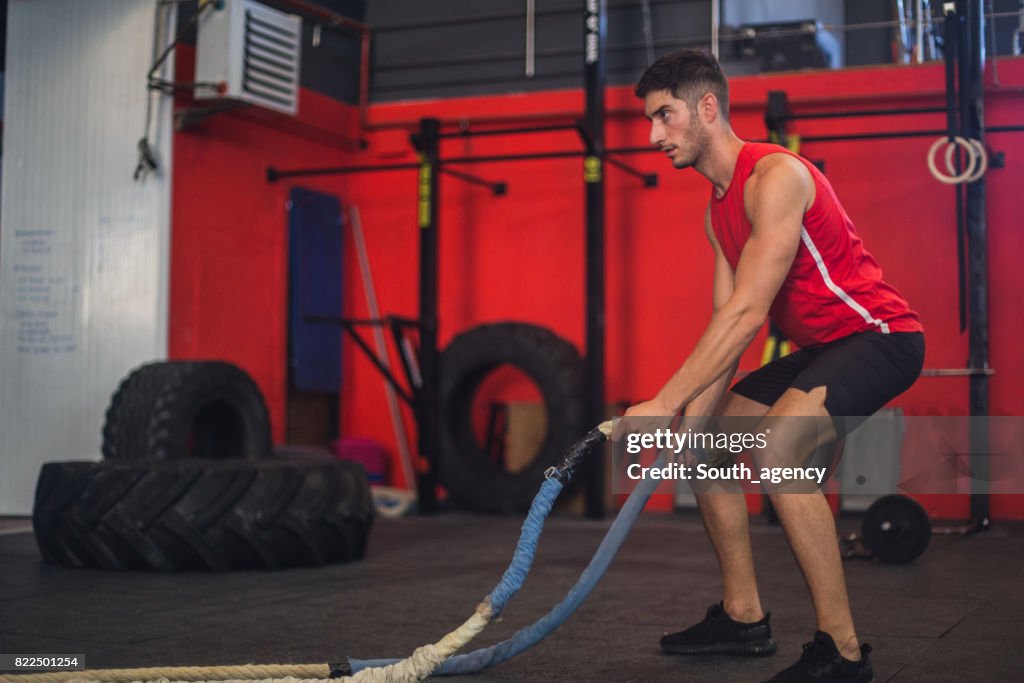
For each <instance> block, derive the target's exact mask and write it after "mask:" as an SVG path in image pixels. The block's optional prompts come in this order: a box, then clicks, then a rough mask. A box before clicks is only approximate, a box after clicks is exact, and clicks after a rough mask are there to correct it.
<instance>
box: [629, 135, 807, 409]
mask: <svg viewBox="0 0 1024 683" xmlns="http://www.w3.org/2000/svg"><path fill="white" fill-rule="evenodd" d="M758 167H759V168H757V170H756V172H755V176H753V177H751V179H750V180H749V181H748V182H747V187H746V193H745V204H746V207H747V213H748V215H749V216H750V220H751V225H752V230H751V232H750V238H749V239H748V240H747V243H746V245H745V246H744V247H743V252H742V253H741V254H740V260H739V263H738V264H737V266H736V272H735V275H734V277H733V291H732V293H731V295H730V296H729V297H728V299H727V300H726V301H725V303H724V304H723V305H722V306H721V308H719V309H718V310H717V311H715V313H714V315H713V316H712V318H711V322H710V323H709V324H708V326H707V329H705V331H704V334H703V335H702V336H701V338H700V340H699V341H698V342H697V346H696V348H694V350H693V353H691V354H690V356H689V357H688V358H687V359H686V361H685V362H684V363H683V365H682V367H681V368H679V370H677V371H676V373H675V374H674V375H673V376H672V378H671V379H669V381H668V382H667V383H666V384H665V386H664V387H662V389H661V391H659V392H658V394H657V396H655V398H654V399H652V400H651V401H648V402H646V403H642V404H639V405H636V406H633V407H632V408H630V409H629V410H628V411H626V416H627V417H629V416H639V415H672V414H675V413H676V412H677V411H678V410H679V409H680V408H681V407H682V406H685V405H687V404H689V402H690V401H692V400H693V399H694V398H696V397H697V396H699V395H700V394H701V392H703V391H704V390H705V389H707V388H708V387H709V386H710V385H711V384H712V383H714V382H715V381H716V380H717V379H719V378H720V377H722V375H724V374H725V373H726V372H727V371H728V370H729V369H730V368H732V367H733V366H734V365H735V364H736V363H737V362H738V361H739V358H740V356H741V355H742V354H743V351H744V350H745V349H746V348H747V346H748V345H749V344H750V342H751V341H752V340H753V339H754V337H755V336H756V335H757V332H758V330H760V329H761V327H762V325H764V323H765V320H767V318H768V310H769V309H770V308H771V305H772V301H774V299H775V295H776V294H777V293H778V291H779V288H780V287H781V286H782V283H783V281H784V280H785V279H786V274H787V273H788V272H789V269H790V267H791V266H792V265H793V259H794V258H795V257H796V251H797V248H798V247H799V246H800V231H801V229H802V227H803V216H804V212H805V211H806V210H807V208H808V207H810V205H811V203H812V202H813V200H814V183H813V181H812V179H811V175H810V173H809V172H808V171H807V169H806V168H804V166H803V164H802V163H800V161H798V160H797V159H794V158H793V157H790V156H786V155H781V154H780V155H772V156H771V157H767V158H765V159H763V160H762V161H760V162H758Z"/></svg>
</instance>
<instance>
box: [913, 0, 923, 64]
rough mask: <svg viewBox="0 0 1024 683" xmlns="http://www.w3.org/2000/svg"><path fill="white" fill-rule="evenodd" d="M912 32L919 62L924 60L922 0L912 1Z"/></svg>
mask: <svg viewBox="0 0 1024 683" xmlns="http://www.w3.org/2000/svg"><path fill="white" fill-rule="evenodd" d="M914 33H915V37H916V38H917V40H916V41H915V44H916V49H915V52H916V54H917V56H916V60H917V63H918V64H920V63H921V62H923V61H924V0H915V1H914Z"/></svg>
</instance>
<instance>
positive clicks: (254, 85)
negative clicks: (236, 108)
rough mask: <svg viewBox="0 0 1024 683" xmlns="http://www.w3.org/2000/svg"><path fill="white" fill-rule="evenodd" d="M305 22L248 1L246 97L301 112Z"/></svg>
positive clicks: (244, 71) (243, 91) (245, 66)
mask: <svg viewBox="0 0 1024 683" xmlns="http://www.w3.org/2000/svg"><path fill="white" fill-rule="evenodd" d="M301 41H302V21H301V20H300V19H299V18H298V17H295V16H292V15H287V14H283V13H281V12H277V11H274V10H271V9H269V8H265V7H262V6H261V5H257V4H256V3H246V8H245V49H244V55H243V62H242V93H243V98H244V99H246V100H249V101H251V102H254V103H257V104H261V105H263V106H265V107H268V108H270V109H276V110H278V111H283V112H285V113H288V114H294V113H296V112H297V111H298V108H299V103H298V96H299V49H300V45H301Z"/></svg>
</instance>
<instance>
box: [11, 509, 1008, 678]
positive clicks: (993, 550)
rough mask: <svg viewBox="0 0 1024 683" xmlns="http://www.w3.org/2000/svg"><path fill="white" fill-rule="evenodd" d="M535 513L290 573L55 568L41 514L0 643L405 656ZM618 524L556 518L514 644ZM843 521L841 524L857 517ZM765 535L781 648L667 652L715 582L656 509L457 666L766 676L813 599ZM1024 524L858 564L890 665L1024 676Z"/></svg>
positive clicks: (483, 584) (19, 529)
mask: <svg viewBox="0 0 1024 683" xmlns="http://www.w3.org/2000/svg"><path fill="white" fill-rule="evenodd" d="M519 524H520V520H518V519H515V518H503V517H487V516H471V515H466V514H459V513H444V514H440V515H438V516H435V517H431V518H424V517H406V518H402V519H380V518H378V519H377V521H376V525H375V528H374V529H373V532H372V534H371V536H370V548H369V551H368V554H367V557H366V559H365V560H363V561H361V562H357V563H354V564H347V565H336V566H329V567H323V568H318V569H297V570H287V571H282V572H232V573H223V574H207V573H181V574H154V573H136V572H132V573H113V572H105V571H94V570H72V569H64V568H60V567H53V566H48V565H45V564H44V563H43V562H42V560H41V558H40V556H39V553H38V551H37V550H36V547H35V543H34V539H33V536H32V534H31V532H30V531H29V530H27V528H26V527H27V525H28V523H27V521H18V520H7V521H6V522H5V523H4V524H3V525H2V527H4V528H3V529H2V531H3V533H2V535H0V652H2V653H19V654H22V653H23V654H54V653H80V654H84V655H85V659H86V662H87V665H88V667H89V668H106V667H141V666H188V665H219V664H244V663H248V662H262V663H320V662H329V661H330V662H333V661H338V660H341V659H343V658H345V657H346V656H350V657H353V658H357V659H370V658H377V657H392V656H393V657H401V656H406V655H407V654H408V653H410V652H411V651H412V650H413V649H414V648H415V647H417V646H419V645H422V644H425V643H427V642H433V641H435V640H437V639H438V638H439V637H440V636H441V635H443V634H444V633H445V632H447V631H448V630H450V629H452V628H453V627H455V626H457V625H458V624H460V623H461V622H462V621H463V620H464V619H465V618H467V617H468V616H469V615H470V613H471V612H472V610H473V607H474V606H475V604H476V602H477V601H478V600H479V598H481V597H482V596H483V595H485V594H486V593H488V592H489V591H490V589H491V588H492V587H493V586H494V584H495V583H496V582H497V580H498V578H499V577H500V575H501V572H502V570H503V569H504V567H505V564H506V563H507V561H508V559H509V558H510V557H511V552H512V548H513V545H514V543H515V540H516V538H517V536H518V530H519ZM609 524H610V520H609V521H588V520H581V519H577V518H573V517H568V516H557V515H556V516H553V517H552V518H551V519H550V520H549V521H548V523H547V525H546V527H545V533H544V535H543V536H542V538H541V543H540V549H539V551H538V555H537V560H536V562H535V563H534V567H533V570H532V572H531V574H530V576H529V578H528V579H527V582H526V585H525V587H524V589H523V590H522V592H521V593H520V594H519V595H518V596H517V597H516V598H515V599H513V601H512V602H511V603H510V605H509V608H508V610H507V611H506V613H505V616H504V619H503V620H502V621H501V622H499V623H496V624H493V625H491V626H490V627H489V628H488V629H487V630H486V631H485V632H484V633H483V634H482V635H481V636H480V637H479V638H478V639H477V641H474V643H473V644H472V645H473V646H474V647H479V646H481V645H484V644H491V643H494V642H497V641H498V640H502V639H504V638H506V637H508V636H510V635H511V634H512V633H514V632H515V630H517V629H518V628H520V627H522V626H524V625H526V624H528V623H532V621H533V620H534V619H536V618H538V617H539V616H541V615H542V614H544V613H545V612H546V611H547V610H548V609H550V607H551V606H553V605H554V604H555V603H556V602H558V601H559V600H561V599H562V597H563V596H564V595H565V593H566V591H567V590H568V589H569V587H570V586H571V585H572V583H573V582H574V581H575V580H576V578H577V576H578V574H579V572H580V571H581V570H582V569H583V567H584V566H585V564H586V562H587V561H588V560H589V559H590V557H591V554H592V553H593V551H594V550H595V548H596V547H597V545H598V543H599V542H600V539H601V537H602V536H603V534H604V532H605V530H606V529H607V527H608V526H609ZM856 524H857V523H856V521H855V520H846V519H843V520H841V521H840V530H841V531H843V530H846V528H847V527H849V530H853V529H854V528H856ZM751 535H752V538H753V543H754V552H755V559H756V562H757V567H758V575H759V582H760V588H761V592H762V596H763V600H764V603H765V608H766V609H768V610H770V611H771V612H772V624H773V628H774V632H775V637H776V640H777V642H778V643H779V652H778V654H777V655H776V656H775V657H771V658H767V659H735V658H722V657H712V658H683V657H679V656H671V655H663V654H661V652H660V651H659V649H658V639H659V638H660V636H661V635H662V634H663V633H666V632H669V631H673V630H678V629H679V628H681V627H684V626H687V625H689V624H690V623H692V622H694V621H696V620H699V619H700V618H702V617H703V615H704V611H705V609H706V607H707V605H708V604H709V603H711V602H714V601H716V600H717V599H718V596H719V595H720V586H719V580H718V578H717V572H716V565H715V561H714V558H713V556H712V553H711V549H710V546H709V544H708V542H707V540H706V537H705V536H704V533H703V529H702V527H701V524H700V521H699V519H698V518H697V517H696V516H695V515H693V514H691V513H679V514H668V513H666V514H648V515H645V516H643V517H642V518H641V519H640V520H639V522H638V523H637V525H636V527H635V528H634V530H633V532H632V533H631V535H630V537H629V539H628V540H627V541H626V544H625V545H624V546H623V548H622V550H621V551H620V553H619V556H618V557H617V558H616V560H615V562H614V563H613V564H612V566H611V568H610V570H609V571H608V573H607V575H606V576H605V577H604V579H603V580H602V581H601V583H600V584H598V586H597V588H596V590H595V591H594V593H593V594H592V595H591V596H590V598H589V599H588V600H587V601H586V602H585V603H584V604H583V606H582V607H581V608H580V609H579V610H578V611H577V613H576V614H575V615H574V616H573V617H572V618H571V619H570V620H569V621H568V622H566V623H565V624H564V625H563V626H562V627H561V628H560V629H558V630H557V631H555V632H554V633H553V634H552V635H550V636H549V637H548V638H547V639H545V640H544V641H542V642H541V643H539V644H538V645H537V646H535V647H534V648H533V649H532V650H529V651H527V652H525V653H523V654H522V655H520V656H518V657H516V658H514V659H512V660H510V661H508V662H506V663H504V664H501V665H500V666H497V667H495V668H493V669H490V670H488V671H486V672H484V673H480V674H475V675H471V676H462V677H459V678H458V679H457V680H460V681H466V682H470V681H502V680H531V681H532V680H552V681H694V682H697V681H716V682H718V681H761V680H764V679H766V678H768V677H770V676H771V675H772V674H773V673H774V672H775V671H777V670H778V669H781V668H784V667H785V666H788V665H789V664H791V663H792V662H793V661H795V660H796V658H797V657H798V656H799V654H800V652H801V644H802V643H803V642H805V641H806V640H809V638H810V636H811V634H812V633H813V630H814V621H813V612H812V610H811V606H810V602H809V600H808V598H807V594H806V591H805V588H804V584H803V581H802V579H801V577H800V574H799V572H798V570H797V567H796V564H795V562H794V561H793V559H792V556H791V555H790V553H789V551H788V548H787V546H786V541H785V539H784V537H783V534H782V531H781V529H780V528H778V527H774V526H769V525H766V524H763V523H761V522H755V523H754V525H753V527H752V530H751ZM1021 558H1024V526H1022V525H1020V524H1010V523H1005V522H1003V523H998V524H996V526H995V527H994V528H993V529H992V530H990V531H989V532H987V533H982V534H978V535H975V536H971V537H961V536H941V535H937V536H933V538H932V542H931V545H930V546H929V548H928V550H927V551H926V552H925V553H924V555H922V556H921V557H920V558H918V559H917V560H916V561H915V562H914V563H912V564H909V565H902V566H890V565H882V564H879V563H877V562H874V561H865V560H853V561H850V562H847V564H846V570H847V581H848V584H849V589H850V594H851V596H852V602H853V608H854V616H855V619H856V623H857V624H858V630H859V634H860V636H861V638H862V640H864V641H866V642H869V643H871V644H872V645H873V646H874V649H875V651H874V654H873V655H872V660H873V662H874V666H875V672H876V678H877V680H878V681H880V682H881V681H900V682H906V683H910V682H917V681H921V682H924V681H928V682H930V683H934V682H936V681H958V682H962V681H1021V680H1024V654H1022V651H1021V647H1020V643H1021V642H1022V640H1024V618H1022V616H1021V615H1022V614H1024V562H1021Z"/></svg>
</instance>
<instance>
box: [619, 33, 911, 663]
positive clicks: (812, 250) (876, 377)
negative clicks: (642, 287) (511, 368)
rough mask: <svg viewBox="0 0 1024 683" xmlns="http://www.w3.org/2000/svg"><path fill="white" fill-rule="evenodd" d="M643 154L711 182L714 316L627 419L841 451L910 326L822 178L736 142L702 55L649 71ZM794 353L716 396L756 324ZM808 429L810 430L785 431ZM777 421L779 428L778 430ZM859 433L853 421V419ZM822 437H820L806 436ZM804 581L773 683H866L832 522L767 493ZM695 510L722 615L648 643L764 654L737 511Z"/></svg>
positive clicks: (704, 502) (881, 395)
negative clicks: (785, 659) (793, 642)
mask: <svg viewBox="0 0 1024 683" xmlns="http://www.w3.org/2000/svg"><path fill="white" fill-rule="evenodd" d="M636 95H637V96H638V97H640V98H642V99H643V100H644V114H645V115H646V116H647V118H648V119H649V120H650V121H651V136H650V141H651V144H653V145H655V146H656V147H658V148H659V149H660V150H662V151H663V152H664V153H665V155H666V156H667V157H668V158H669V160H670V161H671V162H672V165H673V166H674V167H675V168H679V169H684V168H691V167H692V168H694V169H695V170H696V171H697V172H698V173H700V174H701V175H703V176H704V177H705V178H707V179H708V180H709V181H710V182H711V186H712V187H711V200H710V202H709V204H708V208H707V212H706V214H705V218H704V227H705V232H706V233H707V237H708V240H709V241H710V242H711V247H712V249H713V251H714V257H715V268H714V287H713V303H714V314H713V316H712V318H711V321H710V323H709V324H708V326H707V329H706V330H705V331H704V333H703V335H702V336H701V338H700V341H699V342H698V343H697V346H696V347H695V348H694V350H693V352H692V353H691V354H690V356H689V357H688V358H687V359H686V360H685V362H684V363H683V364H682V366H681V367H680V368H679V370H678V371H676V373H675V374H674V375H673V376H672V377H671V378H670V379H669V380H668V382H667V383H666V384H665V385H664V387H662V389H661V390H660V391H659V392H658V393H657V395H656V396H655V397H654V398H653V399H651V400H649V401H646V402H644V403H640V404H637V405H635V406H633V407H631V408H630V409H629V410H628V411H626V413H625V415H626V417H651V416H670V415H675V414H678V412H679V411H680V410H682V411H683V414H684V415H685V416H687V417H691V418H694V419H699V418H700V417H701V416H711V415H721V416H748V417H751V416H753V417H759V418H765V419H772V420H774V421H773V422H772V424H773V425H782V426H783V429H782V430H781V431H782V432H783V434H780V435H779V438H777V439H776V438H774V437H775V434H774V433H773V439H772V440H771V444H772V445H771V446H770V448H769V451H771V450H772V449H774V450H775V452H774V453H768V454H762V455H763V457H780V456H785V457H789V458H790V461H791V462H799V461H801V460H802V459H803V458H804V457H806V456H808V455H810V454H811V453H812V452H813V451H815V449H817V448H819V447H821V446H823V445H825V444H827V443H829V442H831V441H834V440H835V439H836V438H837V437H842V436H844V435H845V434H846V433H847V432H848V431H849V430H850V429H851V428H853V427H854V426H856V424H858V423H859V422H858V420H856V419H854V416H868V415H871V414H872V413H874V412H875V411H876V410H878V409H879V408H881V407H882V406H883V405H884V404H885V403H887V402H888V401H889V400H891V399H892V398H893V397H895V396H897V395H899V394H900V393H902V392H903V391H905V390H906V389H907V388H908V387H910V385H911V384H913V382H914V381H915V380H916V379H917V377H918V375H919V374H920V371H921V367H922V364H923V359H924V334H923V328H922V326H921V323H920V321H919V320H918V317H917V314H915V313H914V312H913V311H912V310H910V307H909V306H908V305H907V302H906V300H905V299H904V298H903V297H902V296H900V294H899V293H898V292H897V291H896V290H895V289H894V288H893V287H891V286H890V285H888V284H886V282H885V281H884V280H883V279H882V272H881V269H880V268H879V267H878V264H877V263H876V262H875V260H874V259H873V258H872V257H871V255H870V254H869V253H868V252H867V251H866V250H865V249H864V246H863V244H862V242H861V240H860V238H859V237H858V236H857V233H856V230H855V229H854V226H853V223H852V222H851V221H850V219H849V217H848V216H847V215H846V213H845V212H844V211H843V208H842V207H841V206H840V204H839V201H838V199H837V198H836V196H835V194H834V193H833V191H832V187H831V186H830V185H829V183H828V181H827V180H826V179H825V177H824V176H823V175H822V174H821V173H820V172H818V170H817V169H816V168H815V167H814V166H813V165H811V164H810V163H808V162H807V161H806V160H804V159H802V158H801V157H799V156H797V155H795V154H792V153H790V152H788V151H787V150H785V149H784V148H782V147H779V146H777V145H767V144H755V143H749V142H744V141H743V140H741V139H739V138H738V137H737V136H736V135H735V133H734V132H733V130H732V128H731V127H730V124H729V89H728V83H727V81H726V78H725V76H724V74H723V73H722V70H721V67H720V66H719V64H718V62H717V61H716V60H715V58H714V57H712V56H711V55H709V54H706V53H704V52H701V51H696V50H684V51H681V52H676V53H674V54H671V55H668V56H666V57H663V58H662V59H660V60H659V61H658V62H656V63H655V64H653V65H652V66H651V67H650V68H649V69H648V70H647V72H646V73H644V75H643V77H642V78H641V80H640V82H639V83H638V84H637V86H636ZM769 317H770V318H771V319H772V320H773V321H774V322H775V323H776V324H777V325H778V326H779V327H780V328H781V330H782V331H783V333H785V335H786V336H787V337H789V339H791V340H792V341H793V342H794V343H795V344H796V345H798V346H799V347H800V350H799V351H797V352H795V353H793V354H791V355H789V356H786V357H784V358H781V359H779V360H777V361H775V362H773V363H770V364H768V365H766V366H764V367H763V368H761V369H759V370H757V371H755V372H753V373H751V374H750V375H748V376H747V377H745V378H744V379H742V380H741V381H739V382H738V383H737V384H736V385H735V386H733V387H732V388H731V389H729V384H730V382H731V380H732V378H733V374H734V372H735V369H736V364H737V361H738V359H739V358H740V356H741V354H742V353H743V351H744V350H745V349H746V348H747V346H748V345H749V344H750V342H751V341H752V340H753V339H754V337H755V335H756V334H757V332H758V331H759V330H760V329H761V327H762V326H763V324H764V323H765V321H766V320H768V318H769ZM790 416H808V417H816V418H820V419H817V420H805V419H791V420H788V421H787V420H786V418H788V417H790ZM779 418H782V419H781V420H780V419H779ZM861 419H863V417H861ZM822 424H824V425H825V426H824V428H821V425H822ZM770 495H771V500H772V503H773V505H774V507H775V510H776V511H777V513H778V516H779V520H780V521H781V523H782V526H783V529H784V531H785V535H786V539H787V540H788V542H789V545H790V547H791V549H792V551H793V554H794V555H795V557H796V560H797V562H798V564H799V566H800V569H801V571H802V573H803V576H804V579H805V581H806V584H807V587H808V589H809V591H810V595H811V599H812V601H813V603H814V609H815V614H816V617H817V627H818V632H817V633H815V635H814V638H813V640H812V642H811V643H809V644H808V645H807V646H805V649H804V653H803V655H802V657H801V658H800V660H799V661H798V662H797V663H796V664H794V665H793V666H791V667H789V668H788V669H785V670H784V671H781V672H780V673H779V674H778V675H776V676H775V677H774V678H773V679H772V681H844V682H845V681H856V682H857V683H864V682H867V681H872V680H874V676H873V673H872V669H871V664H870V662H869V661H868V653H869V652H870V647H869V646H867V645H861V644H860V643H859V642H858V639H857V635H856V631H855V629H854V625H853V618H852V616H851V614H850V606H849V600H848V598H847V594H846V584H845V579H844V577H843V568H842V563H841V558H840V555H839V548H838V544H837V542H836V530H835V522H834V520H833V517H832V513H831V511H830V509H829V507H828V504H827V502H826V500H825V497H824V495H822V493H821V492H820V490H815V491H814V492H813V493H780V492H775V493H771V492H770ZM697 503H698V507H699V510H700V514H701V517H702V519H703V521H704V526H705V528H706V530H707V532H708V535H709V536H710V539H711V542H712V546H713V548H714V550H715V554H716V556H717V558H718V563H719V567H720V570H721V575H722V587H723V596H722V601H721V602H720V603H718V604H717V605H713V606H712V607H711V608H710V609H709V610H708V614H707V617H706V618H705V620H704V621H703V622H701V623H699V624H697V625H696V626H694V627H692V628H690V629H687V630H686V631H681V632H679V633H675V634H671V635H667V636H665V637H664V638H663V639H662V648H663V649H664V650H665V651H668V652H674V653H680V654H708V653H717V654H736V655H748V656H765V655H772V654H774V653H775V649H776V646H775V643H774V642H773V641H772V639H771V627H770V624H769V618H770V614H766V613H765V612H764V611H763V609H762V606H761V598H760V595H759V593H758V589H757V583H756V580H755V575H754V565H753V558H752V555H751V549H750V538H749V533H748V528H747V508H746V503H745V499H744V498H743V496H741V495H735V494H728V493H719V494H715V493H703V494H699V495H698V496H697Z"/></svg>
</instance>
